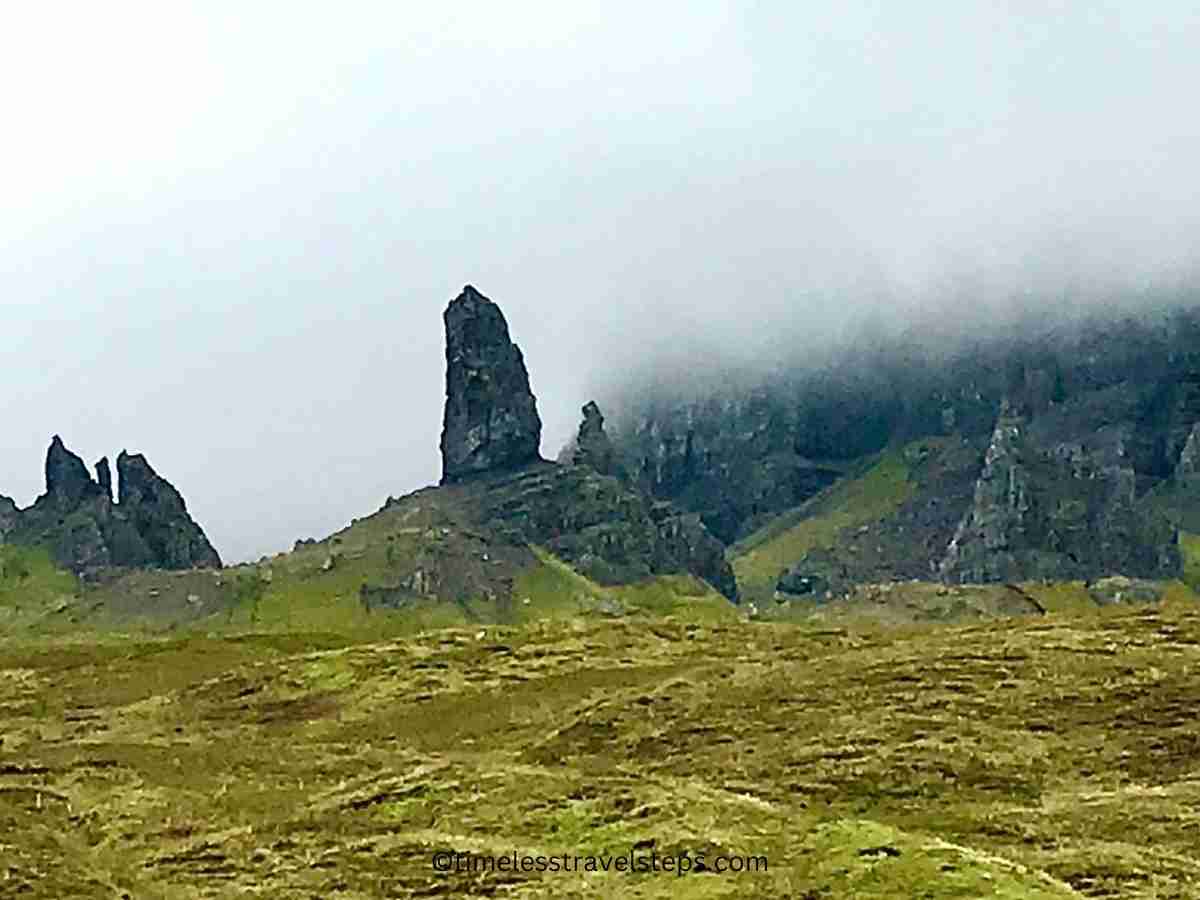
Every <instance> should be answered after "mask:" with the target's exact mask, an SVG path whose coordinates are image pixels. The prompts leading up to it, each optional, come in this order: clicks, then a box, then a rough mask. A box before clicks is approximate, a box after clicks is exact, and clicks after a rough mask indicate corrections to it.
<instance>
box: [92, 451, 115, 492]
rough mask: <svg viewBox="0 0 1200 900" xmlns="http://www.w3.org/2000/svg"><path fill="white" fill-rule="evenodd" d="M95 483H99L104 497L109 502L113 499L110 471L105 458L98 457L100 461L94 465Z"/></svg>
mask: <svg viewBox="0 0 1200 900" xmlns="http://www.w3.org/2000/svg"><path fill="white" fill-rule="evenodd" d="M96 481H97V482H99V484H100V490H101V491H103V492H104V496H105V497H107V498H108V499H109V500H110V501H111V500H112V499H113V482H112V469H110V468H109V466H108V457H107V456H102V457H100V461H99V462H97V463H96Z"/></svg>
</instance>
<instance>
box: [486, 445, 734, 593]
mask: <svg viewBox="0 0 1200 900" xmlns="http://www.w3.org/2000/svg"><path fill="white" fill-rule="evenodd" d="M471 490H472V491H473V492H474V493H472V494H471V495H470V496H469V497H466V498H465V499H468V501H469V502H470V503H472V504H473V505H474V506H475V508H476V509H477V515H478V517H479V519H480V521H481V522H482V523H484V524H486V525H487V526H488V527H490V528H493V529H496V530H497V531H499V532H500V533H501V534H504V535H506V536H507V537H508V538H509V539H511V540H513V541H516V542H518V543H529V544H536V545H538V546H542V547H545V548H546V549H548V550H549V551H550V552H552V553H554V554H555V555H556V556H558V557H560V558H562V559H564V560H566V561H567V562H569V563H571V565H572V566H574V567H575V568H576V569H578V570H579V571H580V572H582V573H583V574H585V575H587V576H588V577H589V578H592V579H593V580H595V581H598V582H600V583H601V584H625V583H628V582H632V581H637V580H639V579H642V578H648V577H650V576H652V575H667V574H679V573H691V574H693V575H696V576H698V577H700V578H702V579H704V580H705V581H707V582H708V583H709V584H711V585H712V586H713V587H714V588H716V589H717V590H719V591H720V592H721V593H723V594H724V595H725V596H727V597H729V598H730V599H735V598H736V597H737V582H736V580H735V579H734V575H733V570H732V569H731V568H730V566H729V563H728V562H727V561H726V560H725V553H724V550H725V548H724V545H723V544H722V543H721V542H720V541H718V540H717V539H716V538H714V537H713V536H712V535H711V534H710V533H709V532H708V530H707V529H706V528H705V527H704V525H703V524H702V523H701V522H700V517H699V516H697V515H696V514H695V513H687V512H684V511H682V510H680V509H678V508H676V507H675V506H674V505H673V504H671V503H666V502H662V501H657V502H656V501H652V500H650V499H649V498H648V497H646V496H645V495H644V494H642V493H641V492H639V491H637V490H635V489H632V488H629V487H627V486H626V485H623V484H622V483H621V482H620V481H618V480H617V479H616V478H613V477H611V476H607V475H601V474H599V473H598V472H596V471H595V470H594V469H592V468H591V467H590V466H576V465H559V464H555V463H542V464H540V465H533V466H530V467H528V468H527V469H525V470H523V471H521V472H520V473H517V474H514V475H510V476H500V477H497V478H494V479H491V480H489V481H487V482H486V483H481V484H479V485H478V486H472V487H471Z"/></svg>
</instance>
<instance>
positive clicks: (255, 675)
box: [0, 565, 1200, 900]
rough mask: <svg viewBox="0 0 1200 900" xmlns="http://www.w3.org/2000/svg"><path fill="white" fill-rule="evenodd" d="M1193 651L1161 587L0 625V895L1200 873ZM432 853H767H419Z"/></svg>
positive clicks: (1171, 892) (1195, 618) (646, 599)
mask: <svg viewBox="0 0 1200 900" xmlns="http://www.w3.org/2000/svg"><path fill="white" fill-rule="evenodd" d="M543 576H544V577H545V578H547V579H553V578H555V577H558V576H561V577H562V578H563V579H564V581H563V582H559V583H555V584H554V585H553V590H555V591H559V590H560V589H561V588H562V587H563V586H564V584H566V583H570V584H571V585H572V586H573V587H578V588H579V589H580V590H582V589H584V588H586V587H587V586H586V585H578V584H576V582H575V581H574V578H573V577H572V576H571V573H569V572H562V571H558V572H557V575H555V567H554V566H553V565H551V566H549V567H548V568H547V569H546V570H544V571H543ZM547 587H548V588H549V582H547ZM639 598H640V600H641V602H643V603H645V604H646V606H647V608H649V607H650V606H653V605H654V604H656V603H659V602H660V599H661V598H659V597H658V596H657V593H656V590H655V589H644V590H643V592H642V594H640V595H639ZM623 602H631V603H632V602H633V600H632V598H631V597H629V596H626V597H624V598H623ZM669 602H673V601H670V600H669ZM1197 646H1200V612H1198V611H1197V607H1196V605H1195V604H1181V603H1171V602H1168V603H1167V604H1166V605H1164V606H1162V607H1141V608H1133V609H1131V608H1128V607H1112V608H1110V609H1109V610H1106V611H1104V612H1102V613H1098V614H1091V615H1085V616H1075V617H1064V616H1050V617H1040V618H1018V619H1008V620H999V621H995V622H989V623H984V624H976V625H971V626H953V627H946V626H940V627H936V628H935V627H909V628H903V629H888V630H883V629H878V628H863V629H858V630H848V629H846V628H842V627H828V626H826V627H824V628H820V629H818V628H812V627H803V626H800V627H798V626H785V625H764V624H754V623H746V622H718V621H712V622H707V623H701V622H691V623H688V622H684V621H681V620H680V619H678V618H675V617H670V616H666V617H658V618H655V619H653V620H646V621H641V622H632V621H629V620H606V619H604V618H593V619H590V620H587V619H580V618H574V619H573V620H571V621H563V622H557V623H541V624H529V625H523V626H496V625H489V626H478V625H472V626H471V627H469V628H461V627H460V628H445V629H437V630H431V631H428V632H426V633H424V634H421V635H416V636H411V637H407V638H403V639H398V640H382V641H373V642H363V641H362V640H361V638H351V637H347V636H342V637H341V638H337V639H334V638H333V637H330V636H305V635H301V634H291V635H289V634H285V633H275V634H266V635H240V636H238V635H229V636H223V637H222V636H203V635H199V634H196V635H190V636H178V637H174V638H171V639H135V640H123V641H114V640H108V641H104V642H96V641H93V640H87V639H84V638H82V637H80V638H79V639H78V640H76V641H73V642H67V641H62V640H59V641H57V642H55V643H54V644H53V645H48V644H47V643H46V642H43V641H39V642H29V641H15V640H12V639H9V640H6V641H0V683H2V684H3V690H0V735H2V736H3V743H2V744H0V848H3V853H2V855H0V873H2V874H0V896H14V897H16V896H20V897H27V898H31V900H36V898H47V900H50V898H53V900H61V898H65V897H71V898H92V897H94V898H106V900H108V898H112V897H120V896H128V897H136V898H138V900H143V898H149V900H156V898H158V900H173V898H180V900H182V898H189V900H190V898H193V897H198V896H211V897H241V896H249V895H261V896H271V897H280V898H291V897H296V898H300V897H304V898H308V897H347V898H373V897H430V896H446V897H496V896H507V897H530V898H532V897H584V896H596V897H615V898H619V897H631V898H632V897H641V898H650V897H662V898H668V897H678V898H683V897H688V898H692V897H729V898H733V897H738V898H740V897H807V898H820V897H829V898H841V897H862V898H905V900H908V898H913V897H926V898H933V900H937V898H952V897H953V898H961V897H983V896H987V897H1010V898H1069V897H1083V896H1090V897H1126V898H1147V900H1148V898H1163V897H1179V898H1187V897H1200V855H1198V851H1197V843H1196V840H1195V835H1196V832H1197V829H1198V828H1200V763H1198V759H1200V722H1198V720H1197V718H1196V715H1195V698H1196V696H1197V695H1200V683H1198V681H1197V669H1196V662H1197V654H1196V648H1197ZM446 849H449V850H453V851H455V852H457V853H460V854H466V853H474V854H501V855H503V854H510V853H511V852H512V851H513V850H514V849H515V850H517V851H518V852H519V853H523V854H530V855H546V856H551V855H554V856H561V855H562V854H566V855H568V856H572V857H573V856H576V855H584V854H605V853H612V854H627V853H629V852H630V851H631V849H633V850H634V851H635V852H636V853H638V854H641V855H648V854H649V853H650V852H651V851H653V852H654V853H655V854H657V855H658V856H659V857H662V856H664V855H669V856H672V857H678V856H681V855H683V854H685V853H686V854H688V855H689V856H690V858H691V859H692V860H693V861H694V860H695V859H696V858H697V857H698V856H699V854H704V856H705V858H706V860H707V861H709V862H710V863H712V862H714V861H715V859H716V857H717V856H725V857H743V858H744V857H765V858H766V860H767V871H765V872H763V871H758V872H746V873H742V874H736V875H735V874H728V873H726V874H717V873H716V872H714V871H711V870H710V871H708V872H704V873H691V874H687V875H686V876H684V877H679V876H677V875H676V874H669V875H668V874H658V875H651V874H636V875H629V874H614V873H609V874H603V873H600V874H581V873H561V872H560V873H557V874H555V873H549V872H547V873H538V872H520V871H517V872H512V871H504V872H492V873H484V874H469V873H458V874H455V873H453V872H451V873H439V872H435V871H434V869H433V866H432V854H433V853H434V852H435V851H438V850H446Z"/></svg>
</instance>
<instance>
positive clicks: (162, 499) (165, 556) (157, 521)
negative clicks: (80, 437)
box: [0, 435, 221, 578]
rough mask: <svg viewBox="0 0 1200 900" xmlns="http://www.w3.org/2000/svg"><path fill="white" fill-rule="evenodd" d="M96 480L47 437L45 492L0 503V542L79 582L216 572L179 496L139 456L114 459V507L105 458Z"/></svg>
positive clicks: (215, 559) (216, 560) (215, 561)
mask: <svg viewBox="0 0 1200 900" xmlns="http://www.w3.org/2000/svg"><path fill="white" fill-rule="evenodd" d="M96 474H97V477H96V479H93V478H92V476H91V475H90V474H89V473H88V470H87V466H86V465H84V462H83V460H82V459H80V458H79V457H78V456H77V455H76V454H74V453H72V452H71V451H70V450H68V449H67V447H66V445H65V444H64V443H63V441H62V439H61V438H60V437H58V436H57V435H55V437H54V438H53V440H52V441H51V443H50V448H49V450H48V451H47V452H46V491H45V493H44V494H42V495H41V496H40V497H38V498H37V500H35V501H34V503H33V505H32V506H30V507H28V508H27V509H24V510H20V509H17V508H16V504H14V503H12V501H7V503H4V502H0V539H3V540H4V541H5V542H8V543H13V544H20V545H26V546H41V547H45V548H46V549H48V550H49V551H50V554H51V556H52V557H53V559H54V560H55V562H57V563H58V564H59V565H61V566H63V567H64V568H67V569H70V570H71V571H72V572H74V573H75V574H77V575H81V576H83V577H85V578H92V577H97V576H99V575H101V574H102V573H103V572H104V570H106V569H110V568H122V567H156V568H163V569H188V568H193V567H213V568H219V567H220V566H221V559H220V557H219V556H218V555H217V552H216V550H214V549H213V547H212V544H210V543H209V541H208V538H207V537H206V536H205V534H204V531H203V530H202V529H201V528H200V526H199V525H198V524H196V522H195V521H194V520H193V519H192V517H191V516H190V515H189V513H188V511H187V506H186V504H185V503H184V500H183V497H182V496H181V495H180V494H179V492H178V491H177V490H176V489H175V488H174V487H173V486H172V485H171V484H170V483H169V482H168V481H167V480H166V479H164V478H162V477H161V476H160V475H158V473H156V472H155V471H154V469H153V468H151V466H150V464H149V463H148V462H147V461H146V459H145V457H143V456H141V455H140V454H139V455H134V456H131V455H129V454H128V453H125V452H122V453H121V455H120V456H119V457H118V458H117V474H118V476H119V479H120V481H119V497H118V499H117V500H115V501H114V499H113V494H112V475H111V470H110V469H109V465H108V459H107V457H106V458H103V459H101V460H100V461H99V462H98V463H97V465H96ZM5 499H7V498H5Z"/></svg>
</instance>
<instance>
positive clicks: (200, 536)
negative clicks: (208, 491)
mask: <svg viewBox="0 0 1200 900" xmlns="http://www.w3.org/2000/svg"><path fill="white" fill-rule="evenodd" d="M117 475H118V477H119V479H120V486H119V491H120V494H119V500H118V506H119V507H120V509H121V510H122V511H123V512H124V514H125V516H126V517H127V519H128V521H129V523H130V524H131V525H132V526H133V529H134V531H136V532H137V533H138V535H139V536H140V537H141V538H142V540H143V541H144V542H145V543H146V545H147V547H149V549H150V553H151V555H152V558H153V559H154V561H155V562H156V564H157V565H159V566H162V567H163V568H165V569H187V568H192V567H219V566H220V565H221V559H220V557H218V556H217V551H216V550H214V549H213V546H212V544H210V543H209V541H208V538H207V537H206V536H205V534H204V532H203V531H202V530H201V528H200V526H199V525H197V524H196V523H195V521H193V519H192V517H191V516H190V515H188V511H187V506H186V504H185V503H184V501H183V497H182V496H181V495H180V493H179V491H177V490H175V488H174V486H172V485H171V483H170V482H168V481H167V480H166V479H165V478H162V477H161V476H159V474H158V473H157V472H155V471H154V469H152V468H151V467H150V464H149V463H148V462H146V458H145V457H144V456H142V455H141V454H140V453H139V454H133V455H131V454H129V453H126V452H124V451H122V452H121V455H120V456H118V457H117Z"/></svg>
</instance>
